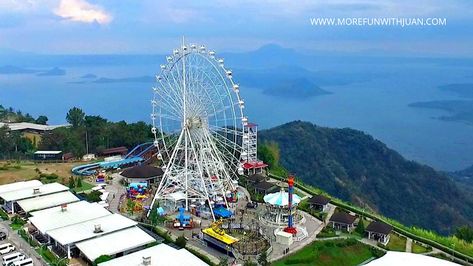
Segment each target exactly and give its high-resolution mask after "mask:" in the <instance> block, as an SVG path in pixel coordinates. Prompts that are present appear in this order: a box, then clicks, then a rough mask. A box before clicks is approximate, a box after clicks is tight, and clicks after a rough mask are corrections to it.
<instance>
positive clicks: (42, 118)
mask: <svg viewBox="0 0 473 266" xmlns="http://www.w3.org/2000/svg"><path fill="white" fill-rule="evenodd" d="M36 124H40V125H46V124H48V117H47V116H45V115H40V116H38V118H36Z"/></svg>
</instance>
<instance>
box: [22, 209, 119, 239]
mask: <svg viewBox="0 0 473 266" xmlns="http://www.w3.org/2000/svg"><path fill="white" fill-rule="evenodd" d="M30 214H31V215H32V217H30V218H29V220H30V222H31V223H32V224H33V225H34V226H35V227H36V228H37V229H38V230H39V231H40V232H41V233H43V234H44V233H46V231H48V230H52V229H56V228H59V227H64V226H68V225H71V224H76V223H81V222H84V221H87V220H91V219H95V218H98V217H102V216H106V215H110V214H111V213H110V212H109V211H108V210H107V209H105V208H104V207H102V206H100V205H99V204H97V203H89V202H87V201H78V202H74V203H71V204H68V205H67V208H66V209H65V210H62V209H61V207H53V208H49V209H45V210H41V211H35V212H31V213H30Z"/></svg>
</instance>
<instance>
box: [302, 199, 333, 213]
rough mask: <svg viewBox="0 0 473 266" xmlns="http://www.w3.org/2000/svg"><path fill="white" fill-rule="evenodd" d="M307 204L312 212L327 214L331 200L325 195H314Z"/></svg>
mask: <svg viewBox="0 0 473 266" xmlns="http://www.w3.org/2000/svg"><path fill="white" fill-rule="evenodd" d="M307 203H308V204H309V208H310V209H311V210H314V211H322V212H326V211H327V209H328V204H329V203H330V199H329V198H327V197H325V196H323V195H314V196H312V197H311V198H310V199H309V200H308V201H307Z"/></svg>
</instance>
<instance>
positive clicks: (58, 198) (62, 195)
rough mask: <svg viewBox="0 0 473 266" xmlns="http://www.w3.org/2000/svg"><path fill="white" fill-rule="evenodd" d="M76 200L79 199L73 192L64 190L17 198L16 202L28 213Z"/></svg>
mask: <svg viewBox="0 0 473 266" xmlns="http://www.w3.org/2000/svg"><path fill="white" fill-rule="evenodd" d="M77 201H79V198H77V197H76V196H75V195H74V194H72V193H71V192H69V191H64V192H59V193H54V194H49V195H45V196H41V197H35V198H29V199H24V200H19V201H17V203H18V205H19V206H20V207H21V209H22V210H23V211H25V212H26V213H29V212H32V211H38V210H43V209H47V208H51V207H56V206H59V205H62V204H67V203H72V202H77Z"/></svg>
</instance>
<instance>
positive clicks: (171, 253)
mask: <svg viewBox="0 0 473 266" xmlns="http://www.w3.org/2000/svg"><path fill="white" fill-rule="evenodd" d="M143 257H151V264H150V266H161V265H166V266H181V265H192V266H206V265H207V264H206V263H205V262H203V261H201V260H200V259H199V258H198V257H196V256H195V255H194V254H192V253H190V252H189V251H187V250H186V249H185V248H182V249H179V250H177V249H175V248H172V247H170V246H168V245H166V244H159V245H157V246H154V247H150V248H147V249H143V250H140V251H137V252H134V253H131V254H128V255H125V256H123V257H120V258H116V259H113V260H110V261H107V262H103V263H100V264H99V266H142V265H143Z"/></svg>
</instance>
